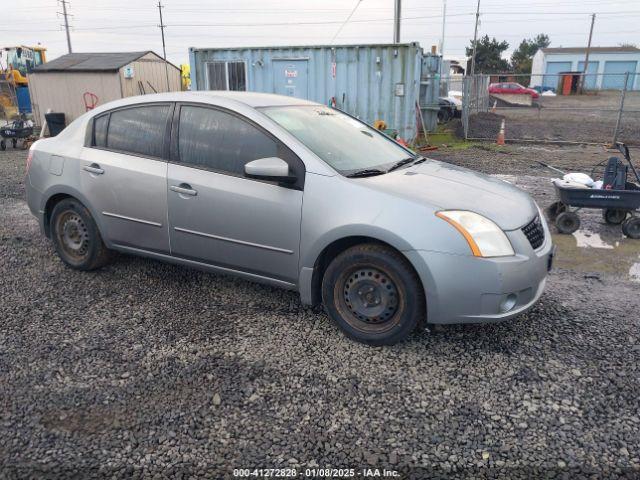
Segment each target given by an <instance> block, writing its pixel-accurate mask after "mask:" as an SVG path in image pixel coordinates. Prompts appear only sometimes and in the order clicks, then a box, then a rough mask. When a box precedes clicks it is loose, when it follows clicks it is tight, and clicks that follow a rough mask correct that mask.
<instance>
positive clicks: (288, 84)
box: [273, 60, 309, 100]
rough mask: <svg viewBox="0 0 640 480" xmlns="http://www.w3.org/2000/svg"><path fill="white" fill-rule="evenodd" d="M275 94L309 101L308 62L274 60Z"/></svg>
mask: <svg viewBox="0 0 640 480" xmlns="http://www.w3.org/2000/svg"><path fill="white" fill-rule="evenodd" d="M273 93H277V94H278V95H287V96H288V97H296V98H304V99H305V100H308V99H309V74H308V61H307V60H274V61H273Z"/></svg>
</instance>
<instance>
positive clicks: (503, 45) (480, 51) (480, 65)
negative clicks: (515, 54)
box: [466, 35, 509, 73]
mask: <svg viewBox="0 0 640 480" xmlns="http://www.w3.org/2000/svg"><path fill="white" fill-rule="evenodd" d="M507 48H509V43H507V42H505V41H502V42H499V41H498V40H496V39H495V38H491V39H490V38H489V35H485V36H484V37H482V38H481V39H480V40H478V41H477V43H476V69H475V71H476V73H500V72H505V71H507V70H508V69H509V62H507V61H506V60H505V59H504V58H502V54H503V53H504V52H505V51H506V50H507ZM466 53H467V57H471V56H473V40H472V41H471V46H470V47H467V48H466ZM470 66H471V60H469V62H468V66H467V71H468V72H471V67H470Z"/></svg>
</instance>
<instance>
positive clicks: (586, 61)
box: [580, 13, 596, 93]
mask: <svg viewBox="0 0 640 480" xmlns="http://www.w3.org/2000/svg"><path fill="white" fill-rule="evenodd" d="M595 22H596V14H595V13H593V14H591V28H590V29H589V42H588V43H587V51H586V52H585V56H584V69H583V70H582V79H581V80H580V93H582V91H583V90H584V81H585V76H586V75H587V72H588V71H589V53H591V39H592V38H593V24H594V23H595Z"/></svg>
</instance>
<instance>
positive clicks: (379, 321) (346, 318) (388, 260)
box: [322, 244, 426, 345]
mask: <svg viewBox="0 0 640 480" xmlns="http://www.w3.org/2000/svg"><path fill="white" fill-rule="evenodd" d="M322 299H323V302H324V305H325V307H326V309H327V311H328V313H329V316H330V317H331V318H332V319H333V320H334V321H335V322H336V323H337V324H338V326H339V327H340V328H341V329H342V330H343V331H344V332H345V333H346V334H347V336H349V337H350V338H353V339H354V340H357V341H359V342H364V343H368V344H371V345H391V344H394V343H397V342H399V341H401V340H403V339H404V338H405V337H406V336H407V335H409V334H410V333H411V332H412V331H413V330H414V329H415V328H416V326H417V325H418V324H419V323H421V322H422V321H423V320H424V317H425V313H426V306H425V297H424V291H423V289H422V285H421V283H420V280H419V279H418V276H417V275H416V273H415V272H414V270H413V268H412V267H411V265H410V264H409V263H408V261H407V260H406V259H405V258H404V257H402V255H401V254H399V253H398V252H396V251H395V250H393V249H391V248H389V247H385V246H383V245H376V244H362V245H356V246H354V247H351V248H349V249H347V250H346V251H344V252H343V253H341V254H340V255H338V256H337V257H336V258H335V259H334V260H333V261H332V262H331V263H330V264H329V266H328V267H327V270H326V272H325V274H324V277H323V279H322Z"/></svg>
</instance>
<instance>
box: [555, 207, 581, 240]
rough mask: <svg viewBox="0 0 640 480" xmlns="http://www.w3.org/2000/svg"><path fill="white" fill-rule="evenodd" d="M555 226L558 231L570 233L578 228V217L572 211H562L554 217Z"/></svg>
mask: <svg viewBox="0 0 640 480" xmlns="http://www.w3.org/2000/svg"><path fill="white" fill-rule="evenodd" d="M556 228H557V229H558V232H560V233H564V234H567V235H569V234H572V233H573V232H575V231H576V230H578V229H579V228H580V217H578V215H577V214H575V213H573V212H562V213H561V214H560V215H558V218H556Z"/></svg>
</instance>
